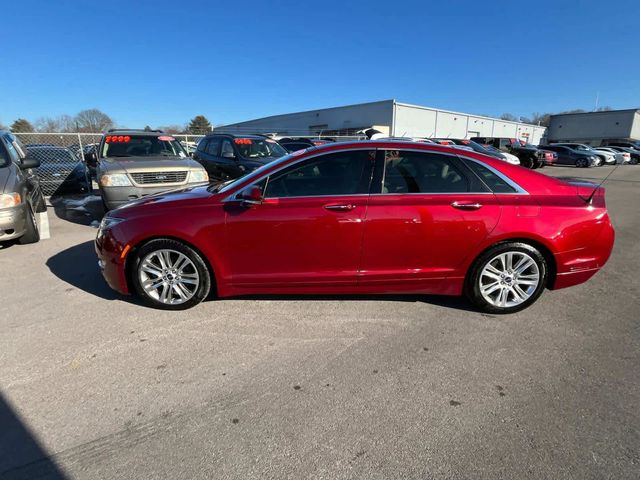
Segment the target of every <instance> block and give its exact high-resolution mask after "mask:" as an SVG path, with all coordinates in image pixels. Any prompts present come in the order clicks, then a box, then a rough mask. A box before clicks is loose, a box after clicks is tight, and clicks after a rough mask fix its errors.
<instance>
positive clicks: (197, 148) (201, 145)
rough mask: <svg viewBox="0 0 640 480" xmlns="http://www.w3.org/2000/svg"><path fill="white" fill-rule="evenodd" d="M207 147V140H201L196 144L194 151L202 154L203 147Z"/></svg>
mask: <svg viewBox="0 0 640 480" xmlns="http://www.w3.org/2000/svg"><path fill="white" fill-rule="evenodd" d="M206 146H207V138H206V137H205V138H203V139H202V140H200V142H199V143H198V146H197V147H196V150H198V151H199V152H204V149H205V147H206Z"/></svg>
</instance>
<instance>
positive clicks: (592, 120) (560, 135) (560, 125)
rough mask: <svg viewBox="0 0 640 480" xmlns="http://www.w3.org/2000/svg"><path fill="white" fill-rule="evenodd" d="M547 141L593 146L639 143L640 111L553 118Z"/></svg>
mask: <svg viewBox="0 0 640 480" xmlns="http://www.w3.org/2000/svg"><path fill="white" fill-rule="evenodd" d="M548 140H549V141H550V142H579V143H588V144H590V145H601V144H602V143H606V142H607V141H611V140H625V141H626V140H629V141H637V140H640V109H637V108H632V109H627V110H608V111H603V112H585V113H563V114H559V115H551V119H550V121H549V134H548Z"/></svg>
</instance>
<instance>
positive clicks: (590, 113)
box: [551, 108, 640, 117]
mask: <svg viewBox="0 0 640 480" xmlns="http://www.w3.org/2000/svg"><path fill="white" fill-rule="evenodd" d="M623 112H624V113H627V112H640V108H623V109H620V110H601V111H599V112H572V113H554V114H553V115H551V117H564V116H569V115H596V114H599V113H600V114H603V113H623Z"/></svg>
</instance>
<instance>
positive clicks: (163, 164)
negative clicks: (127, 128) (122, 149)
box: [100, 156, 202, 172]
mask: <svg viewBox="0 0 640 480" xmlns="http://www.w3.org/2000/svg"><path fill="white" fill-rule="evenodd" d="M100 163H101V164H102V165H101V167H102V168H105V169H109V170H111V169H114V170H117V169H122V170H125V171H127V172H128V171H132V172H135V171H136V170H139V169H140V170H144V169H147V168H152V169H167V170H188V169H200V168H202V165H200V164H199V163H198V162H196V161H195V160H192V159H190V158H180V157H163V156H158V157H116V158H103V159H101V161H100Z"/></svg>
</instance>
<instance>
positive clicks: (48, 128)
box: [34, 115, 76, 133]
mask: <svg viewBox="0 0 640 480" xmlns="http://www.w3.org/2000/svg"><path fill="white" fill-rule="evenodd" d="M34 127H35V129H36V131H37V132H61V133H68V132H75V131H76V122H75V120H74V118H73V117H71V116H70V115H60V116H58V117H40V118H38V119H37V120H36V121H35V122H34Z"/></svg>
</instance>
